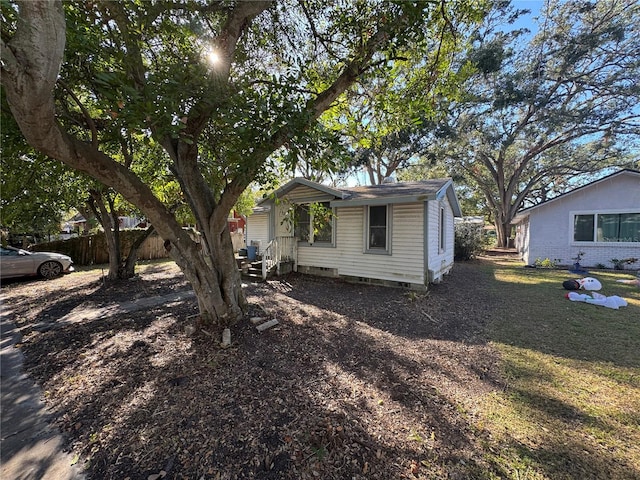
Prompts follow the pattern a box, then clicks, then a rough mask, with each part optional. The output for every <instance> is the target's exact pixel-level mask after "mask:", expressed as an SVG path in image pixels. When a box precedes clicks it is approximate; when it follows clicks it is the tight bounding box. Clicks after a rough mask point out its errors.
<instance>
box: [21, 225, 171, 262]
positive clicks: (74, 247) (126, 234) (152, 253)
mask: <svg viewBox="0 0 640 480" xmlns="http://www.w3.org/2000/svg"><path fill="white" fill-rule="evenodd" d="M143 234H144V230H123V231H121V232H120V239H121V242H122V253H123V254H125V255H126V254H127V253H128V252H129V248H131V244H132V243H133V241H134V240H135V239H136V238H138V237H139V236H140V235H143ZM31 250H32V251H40V252H57V253H63V254H65V255H69V256H70V257H71V259H72V260H73V263H74V264H76V265H98V264H101V263H109V252H108V251H107V243H106V240H105V238H104V233H98V234H95V235H87V236H82V237H75V238H70V239H69V240H58V241H55V242H47V243H39V244H37V245H33V246H32V247H31ZM168 257H169V254H168V253H167V251H166V250H165V248H164V245H163V240H162V238H160V236H159V235H158V234H157V233H152V234H151V235H150V236H149V238H147V239H146V240H145V241H144V243H143V244H142V246H141V247H140V248H139V249H138V259H139V260H154V259H157V258H168Z"/></svg>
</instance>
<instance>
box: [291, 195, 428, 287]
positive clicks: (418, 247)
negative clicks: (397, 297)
mask: <svg viewBox="0 0 640 480" xmlns="http://www.w3.org/2000/svg"><path fill="white" fill-rule="evenodd" d="M365 211H366V209H365V207H341V208H338V209H336V244H335V247H324V246H319V245H314V246H300V247H299V249H298V264H299V265H302V266H312V267H324V268H332V269H336V270H337V272H338V274H339V275H347V276H352V277H362V278H373V279H379V280H388V281H395V282H404V283H416V284H421V285H422V284H424V246H423V243H422V232H423V218H424V214H423V206H422V204H420V203H415V204H405V205H394V206H392V213H391V218H392V225H391V255H381V254H371V253H364V238H365V236H364V228H365Z"/></svg>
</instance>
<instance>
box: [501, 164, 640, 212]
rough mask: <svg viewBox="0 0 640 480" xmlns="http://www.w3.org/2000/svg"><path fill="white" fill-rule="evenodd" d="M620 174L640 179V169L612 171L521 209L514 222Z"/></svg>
mask: <svg viewBox="0 0 640 480" xmlns="http://www.w3.org/2000/svg"><path fill="white" fill-rule="evenodd" d="M620 175H631V176H637V177H638V178H639V179H640V171H638V170H632V169H630V168H625V169H622V170H618V171H617V172H614V173H611V174H609V175H606V176H604V177H602V178H599V179H597V180H594V181H593V182H589V183H586V184H584V185H581V186H579V187H576V188H574V189H573V190H569V191H568V192H565V193H562V194H560V195H558V196H557V197H553V198H551V199H549V200H545V201H544V202H541V203H539V204H537V205H534V206H532V207H527V208H523V209H522V210H519V211H518V213H516V215H515V216H514V217H513V221H512V222H513V223H514V224H516V223H520V222H521V221H522V220H524V219H525V218H527V217H528V216H529V213H531V211H533V210H535V209H537V208H540V207H545V206H547V205H549V204H550V203H553V202H555V201H556V200H560V199H564V198H566V197H568V196H570V195H573V194H574V193H576V192H579V191H582V190H584V189H587V188H589V187H592V186H593V185H596V184H598V183H600V182H603V181H605V180H610V179H611V178H614V177H617V176H620Z"/></svg>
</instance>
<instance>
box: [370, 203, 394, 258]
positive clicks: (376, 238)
mask: <svg viewBox="0 0 640 480" xmlns="http://www.w3.org/2000/svg"><path fill="white" fill-rule="evenodd" d="M388 220H389V212H388V207H387V205H376V206H370V207H369V208H368V209H367V250H368V251H372V252H376V251H379V252H388V251H389V223H388Z"/></svg>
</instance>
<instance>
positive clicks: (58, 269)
mask: <svg viewBox="0 0 640 480" xmlns="http://www.w3.org/2000/svg"><path fill="white" fill-rule="evenodd" d="M61 273H62V265H60V264H59V263H58V262H54V261H52V260H50V261H48V262H44V263H43V264H42V265H40V266H39V267H38V274H39V275H40V276H41V277H44V278H55V277H57V276H58V275H60V274H61Z"/></svg>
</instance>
